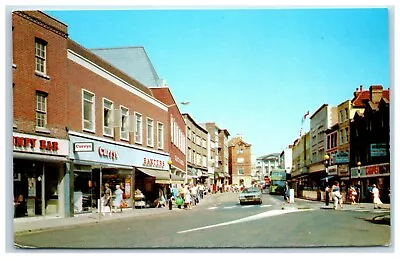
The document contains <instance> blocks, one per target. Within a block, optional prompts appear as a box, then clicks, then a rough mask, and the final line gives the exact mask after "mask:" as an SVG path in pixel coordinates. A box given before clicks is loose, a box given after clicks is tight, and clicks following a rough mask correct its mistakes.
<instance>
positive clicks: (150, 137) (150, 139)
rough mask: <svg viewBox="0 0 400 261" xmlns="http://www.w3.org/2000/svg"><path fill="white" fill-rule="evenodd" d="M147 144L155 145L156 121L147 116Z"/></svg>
mask: <svg viewBox="0 0 400 261" xmlns="http://www.w3.org/2000/svg"><path fill="white" fill-rule="evenodd" d="M147 146H150V147H153V146H154V121H153V120H152V119H150V118H147Z"/></svg>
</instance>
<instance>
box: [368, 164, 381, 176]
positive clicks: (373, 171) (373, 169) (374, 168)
mask: <svg viewBox="0 0 400 261" xmlns="http://www.w3.org/2000/svg"><path fill="white" fill-rule="evenodd" d="M365 174H367V175H374V174H379V166H378V165H373V166H366V167H365Z"/></svg>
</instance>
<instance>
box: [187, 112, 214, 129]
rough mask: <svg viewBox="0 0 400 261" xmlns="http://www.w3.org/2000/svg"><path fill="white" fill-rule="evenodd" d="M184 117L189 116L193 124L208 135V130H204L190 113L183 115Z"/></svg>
mask: <svg viewBox="0 0 400 261" xmlns="http://www.w3.org/2000/svg"><path fill="white" fill-rule="evenodd" d="M182 116H183V117H184V116H187V117H188V118H189V119H190V120H191V122H193V123H194V124H195V125H196V127H198V128H199V129H201V130H203V131H204V132H205V133H208V130H206V129H204V128H203V127H201V126H200V125H199V124H198V123H197V122H196V121H195V120H194V119H193V118H192V117H191V116H190V115H189V113H182Z"/></svg>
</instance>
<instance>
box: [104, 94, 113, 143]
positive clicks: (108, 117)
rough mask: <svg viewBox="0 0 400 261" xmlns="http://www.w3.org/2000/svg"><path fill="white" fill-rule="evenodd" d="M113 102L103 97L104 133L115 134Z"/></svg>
mask: <svg viewBox="0 0 400 261" xmlns="http://www.w3.org/2000/svg"><path fill="white" fill-rule="evenodd" d="M112 123H113V103H112V101H109V100H107V99H105V98H103V135H105V136H111V137H112V136H114V130H113V126H112Z"/></svg>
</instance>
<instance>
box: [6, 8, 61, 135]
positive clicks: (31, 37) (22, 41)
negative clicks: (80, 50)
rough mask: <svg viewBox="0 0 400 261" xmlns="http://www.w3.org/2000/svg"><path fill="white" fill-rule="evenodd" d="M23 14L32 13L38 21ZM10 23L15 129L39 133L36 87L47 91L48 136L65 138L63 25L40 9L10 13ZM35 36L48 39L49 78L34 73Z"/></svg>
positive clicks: (47, 68) (47, 70) (47, 64)
mask: <svg viewBox="0 0 400 261" xmlns="http://www.w3.org/2000/svg"><path fill="white" fill-rule="evenodd" d="M19 14H20V15H19ZM26 14H31V15H32V14H33V16H34V17H37V18H40V19H41V21H36V20H35V18H32V17H31V16H27V15H26ZM35 21H36V22H35ZM49 24H51V25H52V27H49V26H48V25H49ZM12 26H13V33H12V40H13V45H12V46H13V64H15V65H16V68H13V84H14V87H13V118H14V123H15V124H16V125H17V128H16V129H14V131H18V132H24V133H32V134H38V133H36V132H35V124H36V123H35V119H36V90H40V91H44V92H46V93H47V94H48V97H47V128H48V129H49V130H50V131H51V133H50V136H53V137H58V138H65V137H66V130H65V127H66V125H67V120H68V119H67V108H68V106H67V99H66V97H67V74H66V68H67V67H66V65H67V52H66V48H67V39H66V38H65V37H66V34H65V33H66V26H65V25H64V24H61V23H59V22H58V21H57V20H54V19H52V18H50V17H48V16H46V15H44V14H42V13H40V12H23V13H13V15H12ZM54 27H57V28H58V29H60V30H61V31H57V30H55V29H54ZM35 37H38V38H40V39H42V40H44V41H46V42H47V47H46V56H47V57H46V72H47V75H48V76H49V77H50V79H45V78H43V77H41V76H38V75H35Z"/></svg>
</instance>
